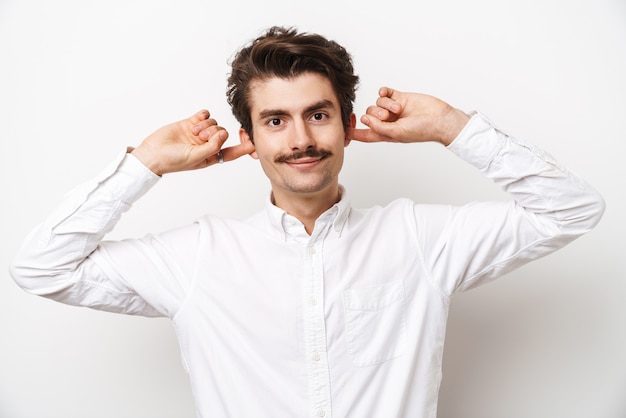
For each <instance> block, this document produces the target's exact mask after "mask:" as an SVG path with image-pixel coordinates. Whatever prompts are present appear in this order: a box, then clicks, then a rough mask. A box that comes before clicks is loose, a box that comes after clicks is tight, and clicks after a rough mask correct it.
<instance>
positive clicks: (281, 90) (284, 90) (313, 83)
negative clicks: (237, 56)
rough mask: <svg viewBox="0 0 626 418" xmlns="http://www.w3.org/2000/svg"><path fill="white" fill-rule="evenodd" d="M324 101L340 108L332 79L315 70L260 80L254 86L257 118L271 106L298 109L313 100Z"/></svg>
mask: <svg viewBox="0 0 626 418" xmlns="http://www.w3.org/2000/svg"><path fill="white" fill-rule="evenodd" d="M323 101H326V102H330V103H332V104H333V106H334V107H335V108H336V109H337V110H339V102H338V100H337V96H336V94H335V92H334V90H333V87H332V84H331V83H330V81H329V80H328V79H327V78H326V77H323V76H321V75H319V74H314V73H304V74H301V75H299V76H297V77H292V78H280V77H271V78H268V79H263V80H257V81H254V82H253V83H252V84H251V87H250V113H251V116H252V118H253V119H254V118H256V117H257V116H258V115H259V114H261V113H266V112H267V111H268V110H277V111H280V112H281V113H298V112H300V111H302V110H304V109H307V108H308V107H310V106H311V104H314V103H321V102H323Z"/></svg>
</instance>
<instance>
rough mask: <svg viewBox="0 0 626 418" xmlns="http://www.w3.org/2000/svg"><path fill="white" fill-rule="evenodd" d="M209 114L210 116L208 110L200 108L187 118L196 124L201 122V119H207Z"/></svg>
mask: <svg viewBox="0 0 626 418" xmlns="http://www.w3.org/2000/svg"><path fill="white" fill-rule="evenodd" d="M210 116H211V114H210V113H209V111H208V110H206V109H202V110H199V111H198V112H196V113H195V114H194V115H193V116H191V117H190V118H189V121H190V122H191V123H192V124H193V125H196V124H198V123H200V122H202V121H203V120H206V119H208V118H209V117H210Z"/></svg>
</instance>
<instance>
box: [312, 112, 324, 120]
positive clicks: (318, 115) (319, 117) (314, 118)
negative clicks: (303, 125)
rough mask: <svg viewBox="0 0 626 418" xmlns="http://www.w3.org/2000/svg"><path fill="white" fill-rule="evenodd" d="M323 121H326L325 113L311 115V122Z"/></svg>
mask: <svg viewBox="0 0 626 418" xmlns="http://www.w3.org/2000/svg"><path fill="white" fill-rule="evenodd" d="M324 119H326V114H325V113H321V112H318V113H314V114H313V120H316V121H321V120H324Z"/></svg>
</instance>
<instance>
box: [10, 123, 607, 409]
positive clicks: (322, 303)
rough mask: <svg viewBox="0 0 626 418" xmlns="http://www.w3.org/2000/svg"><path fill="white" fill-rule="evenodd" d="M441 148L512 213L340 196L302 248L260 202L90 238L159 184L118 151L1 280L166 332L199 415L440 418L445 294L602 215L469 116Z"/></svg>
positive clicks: (567, 181) (544, 248) (578, 190)
mask: <svg viewBox="0 0 626 418" xmlns="http://www.w3.org/2000/svg"><path fill="white" fill-rule="evenodd" d="M448 148H449V149H450V150H451V151H452V152H454V153H456V154H457V155H458V156H459V157H461V158H463V159H464V160H466V161H467V162H469V163H471V164H472V165H474V166H475V167H476V168H477V169H478V170H480V171H481V172H482V173H483V174H484V175H485V176H487V177H488V178H491V179H493V181H495V182H496V183H497V184H499V185H501V186H502V187H503V188H504V189H505V190H507V191H508V192H509V193H510V194H511V195H512V196H513V198H514V200H512V201H508V202H483V203H472V204H468V205H465V206H460V207H454V206H447V205H421V204H416V203H414V202H412V201H410V200H408V199H399V200H396V201H394V202H392V203H391V204H389V205H388V206H386V207H373V208H370V209H367V210H357V209H353V208H351V207H350V205H349V202H348V196H347V193H346V192H345V190H344V191H343V196H342V199H341V200H340V202H339V203H337V204H336V205H334V206H333V207H332V208H330V209H329V210H328V211H327V212H325V213H324V214H323V215H322V216H320V218H319V219H318V220H317V222H316V223H315V228H314V231H313V234H312V235H311V236H309V235H308V234H307V233H306V232H305V230H304V227H303V225H302V224H301V223H300V222H299V221H298V220H297V219H296V218H294V217H292V216H290V215H288V214H287V213H285V212H284V211H282V210H281V209H279V208H278V207H275V206H273V205H272V204H271V203H269V202H268V204H267V208H266V210H265V211H263V212H261V213H258V214H256V215H254V216H251V217H250V218H249V219H246V220H243V221H242V220H229V219H220V218H217V217H213V216H205V217H203V218H201V219H199V220H198V221H197V222H195V223H194V224H192V225H189V226H186V227H182V228H179V229H175V230H172V231H168V232H165V233H162V234H159V235H149V236H147V237H145V238H143V239H130V240H125V241H120V242H107V241H104V242H101V241H102V239H103V236H104V235H105V233H106V232H108V231H110V230H111V229H112V228H113V226H114V225H115V224H116V222H117V221H118V219H119V218H120V216H121V214H122V213H123V212H124V211H126V210H128V209H129V207H130V206H131V205H132V203H133V202H135V201H136V200H137V199H138V198H139V197H140V196H142V195H143V194H144V193H145V192H146V191H147V190H148V189H149V188H150V187H151V186H152V185H154V184H155V183H156V182H157V181H158V177H157V176H156V175H154V174H153V173H152V172H150V171H149V170H148V169H147V168H146V167H144V166H143V165H141V163H139V162H138V160H136V159H135V158H134V157H133V156H132V155H129V154H127V155H124V156H122V157H121V158H120V159H119V160H117V161H115V163H114V164H113V165H112V166H111V167H109V168H108V169H107V170H106V171H105V172H104V173H103V174H102V175H101V176H100V177H98V178H97V179H95V180H94V181H92V182H89V183H87V184H85V185H83V186H81V187H79V188H78V189H76V190H75V191H73V192H72V193H71V194H70V195H68V197H67V198H66V199H65V200H64V202H63V203H62V205H61V206H60V207H59V208H58V210H57V211H56V212H55V213H54V214H53V215H52V216H51V217H50V218H49V219H48V220H46V221H45V222H44V223H43V224H42V225H40V226H39V227H38V228H37V229H36V230H35V231H34V232H33V233H32V234H31V235H30V236H29V238H28V239H27V241H26V243H25V245H24V247H23V249H22V250H21V252H20V254H19V255H18V256H17V257H16V259H15V261H14V263H13V265H12V266H11V273H12V275H13V277H14V278H15V280H16V281H17V283H18V284H19V285H20V286H22V287H23V288H24V289H25V290H27V291H29V292H32V293H35V294H39V295H44V296H47V297H51V298H54V299H56V300H59V301H61V302H64V303H69V304H76V305H82V306H89V307H92V308H96V309H102V310H109V311H114V312H121V313H126V314H137V315H146V316H167V317H169V318H171V319H172V323H173V326H174V328H175V330H176V334H177V336H178V339H179V342H180V347H181V351H182V357H183V363H184V367H185V368H186V370H187V372H188V373H189V378H190V380H191V386H192V389H193V395H194V399H195V402H196V406H197V414H198V417H203V418H218V417H235V418H239V417H243V418H247V417H271V418H281V417H289V418H293V417H341V418H347V417H357V418H364V417H367V418H377V417H380V418H390V417H411V418H415V417H419V418H434V417H435V416H436V408H437V396H438V391H439V385H440V381H441V370H442V369H441V366H442V364H441V362H442V355H443V345H444V336H445V330H446V319H447V316H448V309H449V304H450V298H451V295H452V294H453V293H454V292H457V291H462V290H466V289H469V288H472V287H474V286H477V285H479V284H482V283H484V282H487V281H489V280H492V279H494V278H496V277H498V276H500V275H502V274H504V273H506V272H509V271H511V270H512V269H514V268H516V267H518V266H520V265H522V264H523V263H525V262H527V261H530V260H533V259H536V258H538V257H541V256H544V255H546V254H548V253H550V252H552V251H554V250H556V249H558V248H560V247H562V246H564V245H565V244H566V243H568V242H570V241H571V240H573V239H574V238H576V237H578V236H580V235H581V234H583V233H585V232H587V231H589V230H590V229H591V228H592V227H593V226H594V225H595V224H596V223H597V222H598V221H599V219H600V217H601V215H602V212H603V210H604V202H603V200H602V198H601V197H600V196H599V195H598V194H597V193H596V192H595V191H594V190H593V189H591V188H590V187H589V186H587V185H586V183H585V182H584V181H582V180H581V179H579V178H578V177H576V176H574V175H573V174H572V173H571V172H569V171H567V170H566V169H564V168H563V167H561V166H560V165H559V164H558V163H557V162H555V161H554V160H553V159H552V158H551V157H550V156H548V155H546V154H545V153H544V152H541V151H539V150H537V149H535V148H534V147H533V146H531V145H529V144H526V143H523V142H521V141H517V140H515V139H512V138H510V137H509V136H507V135H506V134H504V133H502V132H501V131H499V130H497V129H496V128H494V127H493V126H492V125H491V124H490V123H489V122H488V121H487V120H486V119H485V118H484V117H483V116H481V115H480V114H477V115H474V116H473V117H472V119H471V121H470V122H469V123H468V125H467V126H466V127H465V128H464V129H463V131H462V132H461V134H460V135H459V136H458V137H457V138H456V139H455V141H454V142H453V143H452V144H451V145H450V146H449V147H448Z"/></svg>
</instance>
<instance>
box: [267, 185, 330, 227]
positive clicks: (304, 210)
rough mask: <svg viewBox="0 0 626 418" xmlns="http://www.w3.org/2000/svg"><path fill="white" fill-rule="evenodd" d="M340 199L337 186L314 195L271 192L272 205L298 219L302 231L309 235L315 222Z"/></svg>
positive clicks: (282, 191) (281, 191)
mask: <svg viewBox="0 0 626 418" xmlns="http://www.w3.org/2000/svg"><path fill="white" fill-rule="evenodd" d="M340 198H341V196H340V193H339V185H335V186H333V187H329V188H328V190H323V191H320V192H316V193H293V192H285V191H284V190H280V191H278V190H272V203H274V205H276V206H278V207H279V208H281V209H283V210H284V211H285V212H287V213H288V214H290V215H292V216H294V217H296V218H298V220H299V221H300V222H302V223H303V224H304V229H305V230H306V232H307V233H308V234H309V235H311V234H312V233H313V228H314V226H315V221H316V220H317V218H319V216H320V215H321V214H322V213H324V212H326V211H327V210H328V209H330V208H331V207H332V206H333V205H334V204H335V203H337V202H338V201H339V199H340Z"/></svg>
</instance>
